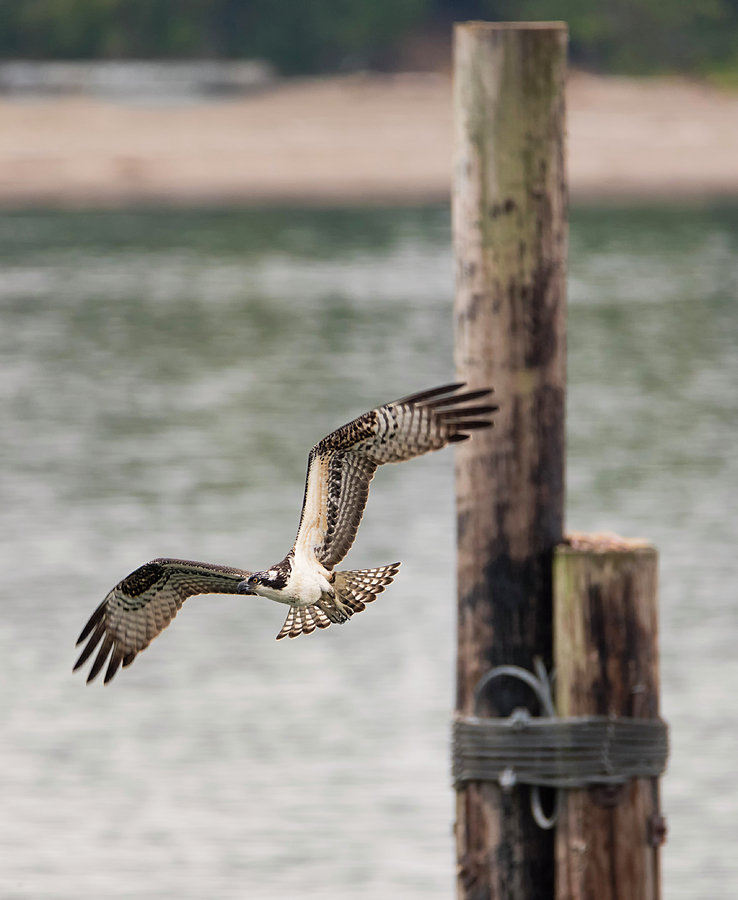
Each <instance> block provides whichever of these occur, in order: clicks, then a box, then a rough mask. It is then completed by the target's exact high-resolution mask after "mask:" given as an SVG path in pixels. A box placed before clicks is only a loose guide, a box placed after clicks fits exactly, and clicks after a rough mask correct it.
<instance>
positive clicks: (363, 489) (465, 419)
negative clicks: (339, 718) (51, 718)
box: [74, 383, 497, 683]
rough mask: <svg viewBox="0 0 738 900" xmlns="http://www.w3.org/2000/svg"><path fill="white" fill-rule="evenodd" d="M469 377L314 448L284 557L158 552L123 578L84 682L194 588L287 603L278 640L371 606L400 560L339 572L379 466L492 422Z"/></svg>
mask: <svg viewBox="0 0 738 900" xmlns="http://www.w3.org/2000/svg"><path fill="white" fill-rule="evenodd" d="M465 386H466V385H465V384H464V383H460V384H448V385H445V386H444V387H439V388H434V389H433V390H430V391H423V392H422V393H419V394H412V395H411V396H409V397H404V398H402V399H401V400H395V401H393V402H392V403H387V404H385V405H384V406H380V407H378V408H377V409H372V410H370V411H369V412H367V413H364V415H362V416H359V417H358V419H354V421H353V422H349V423H348V425H343V426H342V427H341V428H339V429H338V430H337V431H334V432H332V433H331V434H329V435H328V437H325V438H323V440H322V441H320V443H318V444H316V445H315V446H314V447H313V449H312V450H311V451H310V456H309V458H308V471H307V480H306V482H305V495H304V499H303V504H302V514H301V516H300V525H299V528H298V530H297V537H296V539H295V543H294V545H293V547H292V549H291V550H290V552H289V553H288V554H287V556H286V557H285V558H284V559H283V560H282V561H281V562H279V563H277V564H276V565H274V566H272V567H271V568H270V569H266V570H265V571H263V572H248V571H245V570H244V569H234V568H231V567H229V566H217V565H212V564H210V563H201V562H193V561H190V560H183V559H155V560H153V561H152V562H149V563H146V565H143V566H141V567H140V568H138V569H136V571H135V572H132V573H131V574H130V575H128V576H127V577H126V578H124V579H123V581H121V582H120V583H119V584H117V585H116V586H115V587H114V588H113V590H112V591H111V592H110V593H109V594H108V596H107V597H106V598H105V600H103V602H102V603H101V604H100V606H98V608H97V609H96V610H95V612H94V613H93V614H92V616H91V617H90V620H89V622H88V623H87V624H86V625H85V627H84V629H83V631H82V634H81V635H80V636H79V639H78V641H77V643H78V644H81V643H82V642H83V641H84V640H85V639H87V638H88V637H89V641H88V642H87V645H86V646H85V648H84V650H83V651H82V653H81V654H80V657H79V659H78V660H77V662H76V663H75V666H74V668H75V669H78V668H79V667H80V666H82V665H83V664H84V663H85V662H86V661H87V660H88V659H89V657H90V656H91V655H92V653H93V651H94V650H95V648H96V647H97V646H98V644H99V643H100V641H102V646H101V647H100V649H99V651H98V653H97V656H96V657H95V661H94V662H93V664H92V668H91V669H90V673H89V675H88V677H87V681H88V682H90V681H92V680H93V679H94V678H95V677H96V676H97V675H98V673H99V672H100V670H101V669H102V667H103V666H104V664H105V662H106V660H107V659H108V657H110V661H109V663H108V668H107V671H106V673H105V683H107V682H108V681H110V679H111V678H112V677H113V676H114V675H115V673H116V672H117V671H118V667H119V666H120V665H121V663H122V664H123V666H124V667H126V666H130V664H131V663H132V662H133V660H134V659H135V658H136V655H137V654H138V653H140V652H141V651H142V650H144V649H146V647H148V645H149V644H150V643H151V641H153V639H154V638H155V637H156V636H157V635H158V634H160V633H161V632H162V631H163V630H164V629H165V628H166V627H167V625H169V623H170V622H171V621H172V619H173V618H174V617H175V616H176V615H177V612H178V610H179V609H181V607H182V604H183V603H184V601H185V600H186V599H187V598H188V597H192V596H194V595H195V594H247V595H252V596H253V595H256V596H259V597H266V598H267V599H268V600H275V601H276V602H277V603H285V604H287V605H288V606H289V607H290V609H289V612H288V614H287V619H286V621H285V623H284V626H283V628H282V630H281V631H280V632H279V634H278V635H277V640H280V639H281V638H284V637H287V636H289V637H291V638H294V637H297V636H298V635H300V634H310V633H311V632H312V631H314V630H315V629H316V628H327V627H328V626H329V625H330V624H331V622H346V621H347V620H348V619H349V618H351V616H353V614H354V613H356V612H361V610H363V609H366V604H367V603H371V602H372V600H374V598H375V597H376V595H377V594H381V593H382V592H383V591H384V589H385V587H386V586H387V585H388V584H391V582H392V579H393V578H394V577H395V575H396V574H397V571H398V569H399V567H400V563H392V564H391V565H388V566H380V567H379V568H376V569H360V570H355V571H340V572H336V571H334V567H335V566H336V565H337V564H338V563H340V562H341V560H342V559H343V558H344V556H346V554H347V553H348V551H349V550H350V548H351V545H352V544H353V542H354V538H355V537H356V532H357V530H358V528H359V523H360V522H361V517H362V515H363V513H364V507H365V506H366V501H367V497H368V496H369V483H370V481H371V480H372V478H373V476H374V473H375V471H376V469H377V467H378V466H381V465H383V464H384V463H399V462H404V461H405V460H407V459H413V457H415V456H421V455H422V454H424V453H429V452H430V451H431V450H440V449H441V448H442V447H445V446H446V444H451V443H456V442H458V441H465V440H467V439H468V438H469V437H471V434H470V432H472V431H474V430H476V429H479V428H489V427H490V426H491V425H492V424H493V423H492V421H491V420H490V419H489V418H487V417H488V416H489V415H490V414H491V413H493V412H495V411H496V410H497V407H496V406H480V405H471V406H469V405H468V404H469V403H470V402H471V401H474V400H478V399H480V398H481V397H486V396H487V395H488V394H490V393H491V389H483V390H475V391H466V392H464V393H459V390H460V389H461V388H463V387H465Z"/></svg>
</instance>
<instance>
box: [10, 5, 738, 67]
mask: <svg viewBox="0 0 738 900" xmlns="http://www.w3.org/2000/svg"><path fill="white" fill-rule="evenodd" d="M473 18H476V19H489V20H500V21H502V20H529V19H563V20H566V21H567V22H569V25H570V29H571V39H572V43H571V51H572V59H573V61H574V62H575V63H578V64H580V65H585V66H587V67H589V68H593V69H596V70H599V71H615V72H631V73H653V72H674V71H681V72H692V73H696V74H717V75H721V74H722V75H723V76H724V77H725V78H726V79H728V80H730V79H731V77H735V76H736V74H738V0H0V57H3V58H5V59H28V58H31V59H34V58H35V59H99V58H103V59H104V58H190V57H205V58H210V57H231V58H241V57H259V58H262V59H267V60H269V61H270V62H272V63H273V64H274V65H275V66H276V68H277V70H278V71H280V72H281V73H282V74H299V73H314V72H329V71H337V70H352V69H361V68H375V69H393V68H396V67H397V66H401V65H402V60H403V53H402V48H403V46H404V45H406V44H407V42H408V41H411V40H413V39H414V38H415V39H417V37H418V36H421V37H422V35H424V34H427V33H433V34H435V35H436V36H437V35H439V34H441V35H443V34H444V33H448V32H449V31H450V24H451V22H453V21H454V20H463V19H473Z"/></svg>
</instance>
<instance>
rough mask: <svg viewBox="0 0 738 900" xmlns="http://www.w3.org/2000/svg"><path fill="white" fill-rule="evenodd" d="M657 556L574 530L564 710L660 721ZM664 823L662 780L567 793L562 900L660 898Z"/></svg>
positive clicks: (557, 594)
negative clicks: (660, 864)
mask: <svg viewBox="0 0 738 900" xmlns="http://www.w3.org/2000/svg"><path fill="white" fill-rule="evenodd" d="M656 590H657V556H656V551H655V549H654V548H653V547H652V546H650V545H649V544H647V543H645V542H644V541H637V540H632V539H631V540H626V539H623V538H617V537H615V536H613V535H571V536H570V538H569V540H568V542H567V544H566V545H562V546H560V547H557V549H556V554H555V559H554V598H555V602H554V611H555V620H554V651H555V663H556V701H557V703H556V705H557V708H558V714H559V715H560V716H583V715H604V716H627V717H631V718H636V719H657V718H658V715H659V660H658V640H657V634H658V608H657V596H656ZM663 839H664V822H663V819H662V818H661V815H660V812H659V785H658V779H656V778H649V779H646V778H638V779H634V780H632V781H630V782H628V783H627V784H623V785H617V786H612V787H604V786H603V787H595V788H592V789H590V790H570V791H567V792H566V797H565V800H564V803H563V809H562V816H561V819H560V821H559V823H558V825H557V829H556V898H557V900H658V898H659V896H660V878H659V845H660V844H661V843H662V841H663Z"/></svg>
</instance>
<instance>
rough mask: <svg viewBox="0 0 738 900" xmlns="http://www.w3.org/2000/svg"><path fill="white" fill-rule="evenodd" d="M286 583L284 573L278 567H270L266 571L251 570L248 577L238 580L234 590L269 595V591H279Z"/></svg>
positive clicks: (242, 592)
mask: <svg viewBox="0 0 738 900" xmlns="http://www.w3.org/2000/svg"><path fill="white" fill-rule="evenodd" d="M286 583H287V579H286V577H285V573H284V572H282V571H280V570H279V569H270V570H269V571H268V572H252V574H251V575H249V577H248V578H245V579H244V580H243V581H241V582H239V584H238V587H237V588H236V592H237V593H239V594H261V596H269V592H270V591H279V590H281V589H282V588H283V587H284V586H285V584H286Z"/></svg>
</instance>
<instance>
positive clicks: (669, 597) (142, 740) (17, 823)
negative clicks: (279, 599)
mask: <svg viewBox="0 0 738 900" xmlns="http://www.w3.org/2000/svg"><path fill="white" fill-rule="evenodd" d="M0 262H1V263H2V270H1V273H0V398H1V403H2V407H1V412H2V415H1V416H0V455H1V459H2V486H1V488H0V490H1V491H2V496H1V498H0V559H1V560H2V572H3V591H2V609H3V617H2V622H1V623H0V673H1V674H2V677H1V680H0V703H1V704H2V726H1V728H2V730H1V732H0V796H2V813H0V860H1V862H0V896H2V897H3V898H8V900H10V898H17V897H23V898H54V900H57V898H58V900H67V898H69V900H71V898H74V900H83V898H88V897H93V896H94V897H97V896H100V895H104V896H107V897H110V898H130V897H134V896H135V897H136V898H144V900H148V898H152V900H153V898H157V900H163V898H193V900H201V898H203V897H217V898H223V900H227V898H243V897H256V898H269V897H274V898H280V900H289V898H292V897H298V896H299V897H301V898H304V897H315V898H321V900H322V898H333V897H335V898H339V897H341V898H345V897H357V898H365V900H369V898H386V897H388V896H389V897H393V898H395V897H397V898H401V897H402V898H416V900H420V898H428V897H438V898H440V897H451V896H453V870H454V860H453V847H452V842H451V823H452V816H453V812H452V794H451V790H450V777H449V758H448V735H449V718H450V713H451V706H452V690H453V673H454V650H455V646H454V603H455V601H454V577H453V565H454V552H453V551H454V534H453V523H454V515H453V483H452V462H453V459H452V453H451V452H450V451H445V452H444V453H439V454H435V455H434V456H431V457H428V458H425V459H422V460H418V461H416V462H414V463H412V464H408V465H407V466H403V467H388V468H386V469H382V470H380V472H379V473H378V475H377V478H376V479H375V482H374V486H373V490H372V498H371V502H370V504H369V507H368V511H367V516H366V518H365V521H364V524H363V525H362V528H361V531H360V533H359V539H358V541H357V544H356V546H355V548H354V550H352V553H351V556H350V563H351V565H352V566H355V567H360V566H364V565H378V564H381V563H385V562H391V561H393V560H394V559H401V560H403V561H404V565H403V569H402V572H401V574H400V576H399V577H398V579H397V581H396V582H395V584H394V585H393V587H392V588H391V589H390V590H389V591H388V592H387V593H386V594H385V595H383V596H382V597H381V598H380V599H379V601H378V602H377V603H376V604H375V605H374V606H373V607H371V608H370V609H369V610H368V611H367V612H366V613H365V614H363V615H361V616H358V617H357V618H355V619H354V620H353V621H352V622H351V623H350V624H349V625H348V626H346V627H345V628H335V627H334V628H331V629H329V630H328V631H326V632H324V633H320V634H317V635H313V636H312V637H310V638H307V639H300V640H297V641H288V642H283V643H280V644H276V643H275V642H274V636H275V635H276V633H277V631H278V630H279V628H280V626H281V624H282V620H283V617H284V608H283V607H278V606H277V605H276V604H269V603H268V602H266V601H261V600H254V599H248V598H236V597H207V598H193V599H192V600H190V601H189V602H188V604H187V605H186V607H185V609H184V610H183V611H182V613H181V614H180V616H179V618H178V619H177V621H176V623H175V625H174V626H173V627H172V628H171V629H170V630H168V631H167V632H166V633H165V634H164V635H163V636H162V637H161V638H159V639H158V640H157V641H156V643H155V644H154V645H153V646H152V647H151V648H150V649H149V650H148V651H147V652H146V653H144V654H143V655H142V656H141V657H140V658H139V659H137V660H136V663H135V664H134V666H133V667H132V668H131V669H129V670H127V671H124V672H122V673H120V674H119V675H118V677H117V678H116V680H115V681H114V682H113V683H112V684H111V685H109V686H107V687H106V688H103V687H102V685H100V684H95V685H93V686H91V687H85V685H84V680H83V678H82V677H80V676H79V674H77V675H75V676H72V675H71V673H70V669H71V665H72V663H73V661H74V659H75V653H74V647H73V644H74V640H75V638H76V636H77V634H78V632H79V630H80V628H81V626H82V625H83V624H84V622H85V620H86V618H87V617H88V615H89V614H90V613H91V611H92V610H93V608H94V607H95V606H96V605H97V603H98V602H99V601H100V600H101V599H102V597H103V596H104V595H105V593H106V592H107V590H108V589H109V588H110V587H111V586H112V585H113V584H114V583H115V582H116V581H117V580H118V579H120V578H121V577H122V576H123V575H125V574H127V573H128V572H129V571H130V570H131V569H133V568H135V567H136V566H138V565H139V564H140V563H142V562H144V561H146V560H148V559H151V558H153V557H155V556H179V557H189V558H194V559H203V560H209V561H212V562H222V563H226V564H233V565H238V566H243V567H246V568H260V567H262V566H265V565H268V564H270V563H272V562H274V561H276V560H277V559H280V558H281V557H282V555H283V554H284V552H285V550H286V549H287V548H288V547H289V546H290V544H291V542H292V539H293V537H294V531H295V529H296V526H297V519H298V514H299V507H300V502H301V499H302V487H303V479H304V469H305V462H306V454H307V451H308V449H309V447H310V446H311V445H312V444H313V443H314V442H315V441H317V440H318V439H319V438H320V437H322V436H323V435H324V434H326V433H327V432H328V431H330V430H331V429H332V428H334V427H336V426H337V425H339V424H342V423H343V422H345V421H347V420H348V419H349V418H351V417H353V416H354V415H356V414H358V413H360V412H363V411H364V410H365V409H368V408H369V407H371V406H373V405H375V404H376V403H378V402H381V401H384V400H388V399H390V398H392V397H396V396H399V395H401V394H404V393H408V392H410V391H412V390H414V389H416V388H417V389H419V388H423V387H426V386H430V385H433V384H436V383H441V382H443V381H444V380H447V379H449V378H450V377H451V376H452V374H453V368H452V359H451V357H452V349H451V348H452V335H451V317H450V297H451V292H452V274H451V272H452V268H451V257H450V250H449V226H448V216H447V213H446V211H445V210H443V209H436V210H433V209H431V210H395V211H389V210H376V211H364V212H357V211H334V212H320V211H312V212H309V211H301V212H294V211H290V212H288V211H269V212H228V213H212V214H206V213H184V212H183V213H176V214H175V213H157V212H151V213H116V214H101V213H98V214H91V213H79V214H69V213H48V214H47V213H33V214H12V215H9V214H5V215H2V216H0ZM737 300H738V210H735V209H724V210H707V211H698V210H691V211H689V210H687V211H679V210H676V211H675V210H672V211H667V210H661V211H638V212H635V211H628V210H610V211H601V210H589V211H579V212H575V214H574V215H573V220H572V241H571V289H570V326H569V344H570V389H569V421H568V430H569V469H568V484H569V503H568V527H569V528H570V529H573V530H574V529H575V530H601V529H606V530H614V531H619V532H621V533H623V534H626V535H631V536H635V535H638V536H646V537H649V538H651V539H653V540H654V541H655V542H656V544H657V545H658V547H659V549H660V552H661V654H662V676H663V693H662V696H663V709H664V714H665V715H666V717H667V718H668V719H669V720H670V722H671V727H672V745H673V746H672V759H671V763H670V768H669V772H668V776H667V777H666V778H665V779H664V783H663V793H664V806H665V812H666V815H667V817H668V821H669V829H670V831H669V843H668V844H667V845H666V848H665V850H664V880H665V891H664V896H665V897H669V898H685V900H686V898H689V900H702V898H705V900H708V898H709V900H718V898H733V897H735V896H736V895H738V855H737V854H736V853H735V845H736V839H738V826H737V825H736V821H737V820H738V785H737V784H736V747H737V746H738V709H737V708H736V702H735V696H734V695H735V687H736V685H738V661H737V660H736V654H735V650H734V648H735V646H736V642H737V641H738V604H737V603H736V582H737V580H738V579H737V578H736V576H737V575H738V563H737V562H736V546H737V544H738V523H737V517H736V509H738V454H736V450H735V444H736V438H738V416H737V415H736V396H738V308H737Z"/></svg>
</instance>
